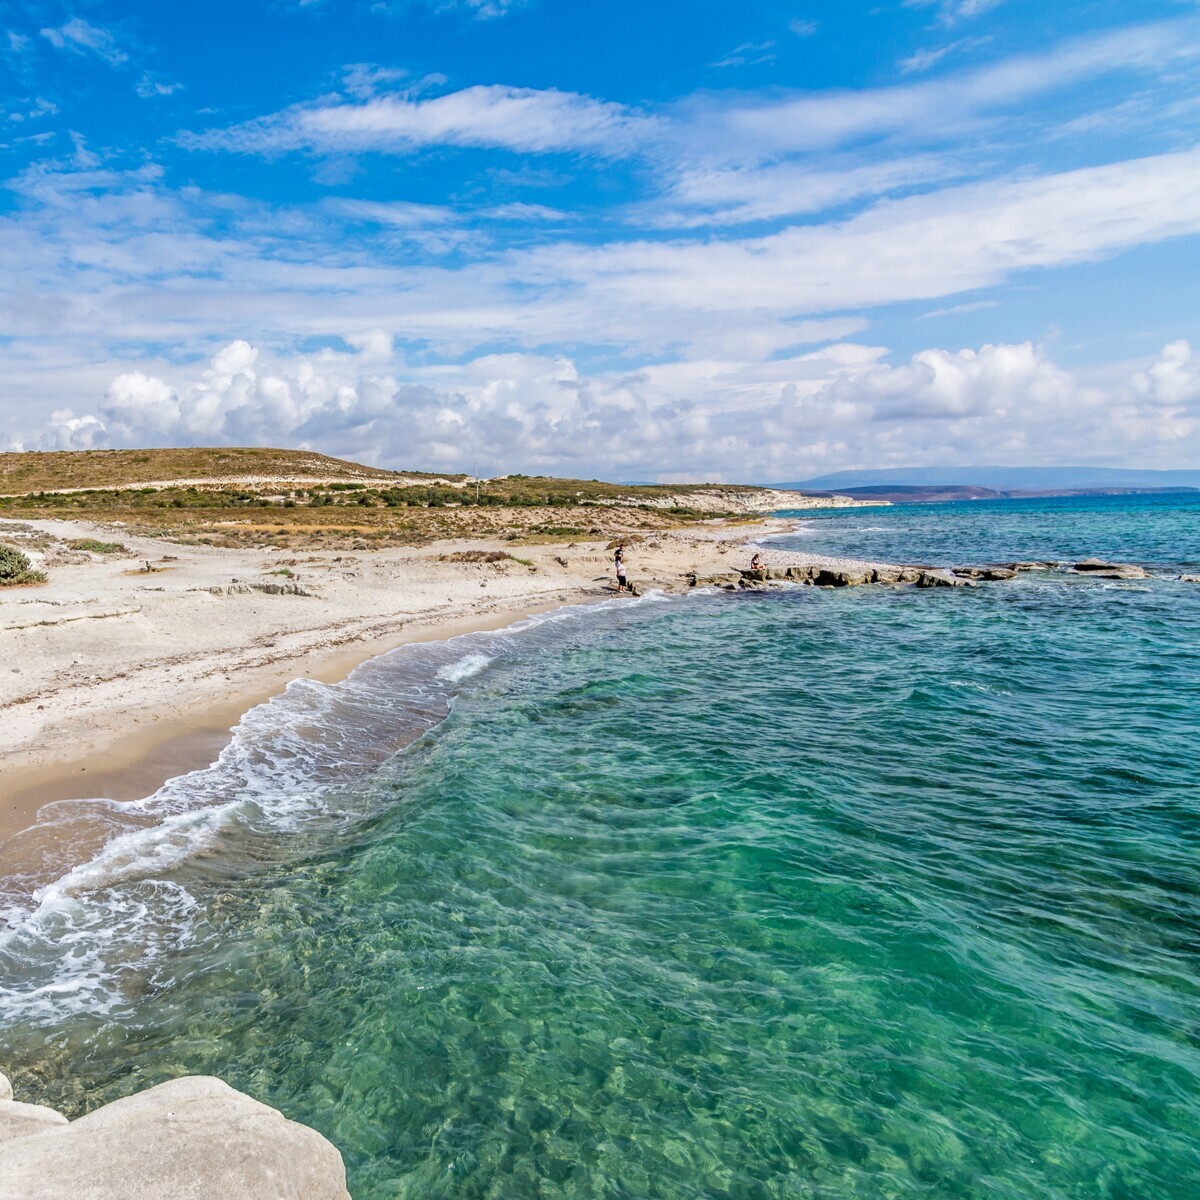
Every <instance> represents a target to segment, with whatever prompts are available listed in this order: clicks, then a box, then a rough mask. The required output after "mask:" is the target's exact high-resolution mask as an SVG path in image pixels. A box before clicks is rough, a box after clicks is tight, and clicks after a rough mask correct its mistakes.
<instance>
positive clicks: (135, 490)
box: [0, 448, 752, 554]
mask: <svg viewBox="0 0 1200 1200" xmlns="http://www.w3.org/2000/svg"><path fill="white" fill-rule="evenodd" d="M739 490H742V489H737V488H727V487H723V486H721V487H718V486H717V485H713V486H711V487H710V486H708V485H686V484H672V485H648V486H637V485H622V484H615V483H602V482H600V481H599V480H595V479H590V480H581V479H554V478H551V477H549V476H544V475H510V476H506V477H498V478H494V479H487V480H475V479H469V478H468V477H467V476H465V475H435V474H430V473H427V472H419V471H402V472H401V471H384V470H380V469H377V468H372V467H364V466H361V465H360V464H358V463H353V462H346V461H343V460H340V459H334V458H327V457H325V456H324V455H320V454H313V453H310V452H307V451H287V450H264V449H237V448H234V449H181V450H144V451H132V450H111V451H109V450H92V451H78V452H76V451H60V452H54V453H37V452H30V453H11V454H0V519H8V520H12V519H13V518H72V519H86V520H92V521H97V522H112V523H117V524H120V525H121V526H123V531H124V532H126V533H127V534H129V535H130V536H143V537H146V536H149V537H164V538H170V539H171V540H173V541H178V542H183V543H190V544H202V545H211V546H231V545H246V544H251V545H275V546H289V545H307V546H314V547H315V546H321V547H325V546H329V547H333V546H346V545H349V546H350V547H351V548H370V547H374V546H381V545H401V544H407V545H412V544H422V543H427V542H431V541H436V540H438V539H442V538H454V537H502V538H505V539H507V540H509V541H523V540H524V541H555V540H560V539H561V540H568V541H569V540H574V539H580V540H582V539H586V538H589V537H599V536H605V537H607V536H612V535H614V534H616V533H623V534H624V533H630V532H632V531H633V530H636V529H641V530H646V531H652V530H655V529H664V528H668V527H671V526H679V525H684V524H688V523H690V522H693V521H707V520H711V519H713V518H714V517H719V516H728V515H731V514H729V513H726V512H721V511H715V512H702V511H699V510H697V509H695V508H692V507H691V505H692V504H694V503H696V500H695V498H696V497H697V496H698V495H702V494H703V493H705V492H711V491H717V492H719V494H720V495H722V496H723V497H724V496H726V495H729V494H730V493H733V494H734V498H735V499H736V493H737V492H738V491H739ZM745 490H746V491H750V490H752V489H745ZM721 507H722V508H723V505H722V506H721ZM76 545H77V546H78V548H80V549H84V550H88V551H91V552H92V553H97V554H104V553H110V554H116V553H119V552H121V550H122V547H121V545H120V543H117V542H112V543H109V542H100V541H97V540H96V539H80V540H79V541H78V542H77V543H76Z"/></svg>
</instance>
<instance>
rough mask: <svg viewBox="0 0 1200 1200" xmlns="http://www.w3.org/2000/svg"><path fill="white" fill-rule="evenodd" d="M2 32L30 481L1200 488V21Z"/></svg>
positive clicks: (1019, 17) (239, 6)
mask: <svg viewBox="0 0 1200 1200" xmlns="http://www.w3.org/2000/svg"><path fill="white" fill-rule="evenodd" d="M0 31H2V32H0V79H2V80H3V87H2V89H0V181H2V182H0V449H26V450H31V449H32V450H37V449H40V450H53V449H81V448H90V447H108V446H118V447H124V446H169V445H274V446H296V447H305V448H311V449H315V450H319V451H322V452H324V453H328V454H335V455H342V456H346V457H350V458H354V459H358V460H360V461H365V462H370V463H374V464H378V465H382V466H387V467H395V468H403V467H408V468H423V469H430V470H438V471H465V472H470V473H479V474H483V475H496V474H504V473H512V472H524V473H526V474H558V475H568V476H576V477H582V478H593V477H600V478H609V479H618V480H621V479H637V480H661V481H664V482H673V481H687V480H702V479H703V480H713V481H747V482H771V481H789V480H801V479H805V478H808V477H811V476H815V475H819V474H823V473H826V472H829V471H834V470H840V469H848V468H883V467H898V466H925V465H937V466H956V465H962V464H971V463H995V464H1002V465H1012V466H1029V465H1053V464H1064V463H1072V464H1075V463H1079V464H1089V465H1104V466H1136V467H1147V468H1148V467H1164V468H1166V467H1200V0H1055V2H1054V3H1051V4H1047V3H1046V2H1045V0H1038V2H1034V0H875V2H870V0H868V2H859V0H836V2H835V0H795V2H787V3H785V2H782V0H690V2H689V3H687V4H683V3H666V2H664V0H657V2H655V0H650V2H649V3H647V0H637V2H634V0H604V3H587V2H585V0H238V2H237V3H233V2H230V0H205V3H203V4H163V3H161V2H158V0H141V2H140V3H116V2H115V0H79V2H77V3H67V4H60V3H57V2H49V0H45V2H44V0H9V2H7V3H3V2H0Z"/></svg>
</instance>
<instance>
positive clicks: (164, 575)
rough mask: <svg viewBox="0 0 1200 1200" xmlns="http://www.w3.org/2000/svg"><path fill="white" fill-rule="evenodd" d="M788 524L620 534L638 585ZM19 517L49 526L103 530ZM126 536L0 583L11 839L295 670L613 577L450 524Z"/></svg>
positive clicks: (574, 550) (472, 624) (123, 778)
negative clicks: (331, 548)
mask: <svg viewBox="0 0 1200 1200" xmlns="http://www.w3.org/2000/svg"><path fill="white" fill-rule="evenodd" d="M789 524H790V522H786V521H781V520H776V519H766V520H764V521H762V522H759V523H756V524H754V525H746V524H741V523H739V524H737V525H735V526H732V527H729V526H724V525H723V524H722V523H720V522H714V523H712V524H710V525H706V526H704V527H701V528H697V527H691V528H688V529H686V530H679V531H667V532H662V533H658V534H654V535H652V536H651V537H644V538H637V537H634V538H631V539H629V541H630V543H631V548H632V552H631V555H630V557H631V560H632V563H631V572H630V574H631V578H633V579H634V580H635V582H636V583H637V584H638V585H639V586H640V587H641V588H642V589H643V590H645V589H647V588H661V589H663V590H667V591H682V590H686V588H687V582H686V578H687V575H688V573H689V572H695V571H696V570H700V571H713V570H730V569H732V568H733V567H734V566H735V565H742V564H739V556H740V555H742V554H743V553H745V551H746V548H747V547H748V545H749V544H750V543H751V542H752V541H754V540H755V539H756V538H758V537H761V536H762V535H763V534H765V533H768V532H771V531H773V530H777V529H780V528H783V527H785V526H787V525H789ZM30 525H32V526H33V528H34V530H35V532H36V534H37V535H38V536H39V537H42V538H48V539H51V540H52V542H57V543H58V544H62V543H65V542H66V541H67V540H68V539H71V538H78V537H81V536H88V535H94V534H96V533H99V532H107V531H104V530H101V529H97V528H96V527H94V526H90V525H87V524H85V523H81V522H66V521H61V522H60V521H45V522H33V523H30ZM27 527H28V526H27ZM0 528H2V526H0ZM126 541H127V544H128V553H127V554H125V555H122V556H120V557H119V558H116V559H115V560H114V559H112V558H107V557H100V556H96V555H90V556H88V555H75V556H72V557H71V558H67V559H66V561H65V562H60V563H59V564H56V565H53V566H52V567H51V583H50V585H48V586H46V587H42V588H37V589H28V590H25V589H23V590H22V591H21V593H20V594H19V595H14V594H12V593H9V594H7V595H5V594H3V593H0V659H4V660H7V661H9V662H12V663H17V664H19V666H17V667H15V668H13V669H12V670H11V671H6V672H4V673H3V674H2V675H0V713H2V714H3V717H4V723H3V727H4V730H5V733H4V739H3V742H0V845H7V846H8V847H9V850H10V852H11V850H12V849H13V847H12V843H13V841H14V839H16V838H17V836H18V835H21V834H27V833H28V832H29V831H30V830H31V829H32V828H33V827H34V825H35V824H36V823H37V817H38V813H39V811H40V810H41V809H42V808H43V807H44V806H46V805H48V804H51V803H54V802H56V801H61V800H73V799H92V798H98V797H104V798H106V799H111V800H114V801H118V802H121V801H131V800H138V799H141V798H143V797H145V796H148V795H150V794H152V793H153V792H154V791H156V790H157V789H158V788H159V787H161V786H162V784H163V783H165V782H166V780H168V779H170V778H173V777H175V776H178V775H182V774H186V773H187V772H189V771H192V770H197V769H200V768H203V767H205V766H207V765H209V764H210V763H211V762H213V761H214V760H215V758H216V757H217V756H218V755H219V753H220V751H221V749H222V748H223V747H224V746H225V745H226V744H227V743H228V741H229V738H230V736H231V732H232V728H233V726H235V725H236V724H237V722H238V721H239V719H240V718H241V717H242V716H243V714H245V713H246V712H247V711H249V710H250V709H252V708H254V707H255V706H257V705H258V704H261V703H263V702H265V701H266V700H268V699H270V698H271V697H272V696H274V695H276V694H278V693H279V692H281V691H282V690H283V689H284V688H285V687H286V686H287V684H288V683H289V682H290V681H292V680H294V679H299V678H310V679H315V680H319V681H321V682H326V683H332V682H336V681H339V680H341V679H343V678H345V676H346V675H347V674H349V673H350V671H352V670H353V669H354V668H355V667H357V666H358V665H360V664H361V663H363V662H366V661H367V660H369V659H371V658H374V657H376V656H378V655H380V654H384V653H386V652H387V651H389V650H392V649H394V648H396V647H398V646H401V645H405V644H408V643H414V642H426V641H445V640H449V639H451V638H453V637H455V636H458V635H459V634H463V633H469V632H474V631H482V630H490V629H499V628H502V627H504V626H506V625H509V624H512V623H513V622H516V621H519V620H521V619H522V618H523V617H525V616H529V615H532V614H534V613H537V612H544V611H547V610H549V609H552V608H556V607H558V606H560V605H563V604H571V603H587V602H589V601H596V600H600V599H604V598H606V597H609V596H611V595H612V594H613V588H612V582H613V581H612V578H611V562H610V559H611V554H610V553H609V552H608V551H607V550H606V548H605V547H606V543H605V542H604V541H595V542H588V543H572V544H571V545H569V546H566V547H564V546H563V545H561V544H547V545H528V546H527V545H522V546H520V547H513V546H512V545H511V544H508V543H505V542H503V541H497V540H476V541H470V542H466V541H455V542H439V543H435V544H433V545H431V546H427V547H421V548H406V549H404V550H396V549H381V550H371V551H366V552H360V553H352V554H332V553H330V554H322V555H317V554H313V555H307V556H303V557H302V558H300V559H299V560H298V559H297V557H296V556H294V555H286V554H284V553H281V552H277V551H270V550H267V549H262V550H258V551H245V550H228V549H218V548H212V547H206V546H202V547H196V546H190V545H189V546H180V545H175V544H171V543H164V542H162V541H158V540H154V541H151V540H148V539H126ZM164 552H166V553H164ZM488 556H503V557H500V558H497V560H496V561H486V559H487V557H488ZM50 557H51V559H52V558H53V551H51V555H50ZM64 557H66V556H64ZM81 560H82V561H81ZM138 563H150V565H151V566H152V567H153V568H154V570H152V571H150V572H143V571H140V570H137V569H136V567H135V564H138Z"/></svg>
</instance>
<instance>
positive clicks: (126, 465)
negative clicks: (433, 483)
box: [0, 448, 397, 495]
mask: <svg viewBox="0 0 1200 1200" xmlns="http://www.w3.org/2000/svg"><path fill="white" fill-rule="evenodd" d="M396 476H397V473H396V472H395V471H382V470H379V469H377V468H375V467H364V466H363V465H362V464H361V463H354V462H347V461H346V460H345V459H341V458H329V457H327V456H326V455H324V454H315V453H313V452H312V451H310V450H266V449H258V448H232V449H190V448H189V449H181V450H56V451H51V452H48V453H39V452H37V451H25V452H22V453H8V454H0V494H10V495H11V494H28V493H30V492H43V491H55V490H58V489H61V488H120V487H130V486H134V485H137V484H149V483H160V482H173V481H187V482H191V481H200V480H203V481H205V482H207V481H210V480H211V481H220V480H234V479H242V478H251V479H258V478H261V479H272V480H281V479H295V480H304V481H308V480H325V479H381V480H382V479H389V480H390V479H395V478H396Z"/></svg>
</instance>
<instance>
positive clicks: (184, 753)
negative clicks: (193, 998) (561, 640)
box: [0, 592, 596, 845]
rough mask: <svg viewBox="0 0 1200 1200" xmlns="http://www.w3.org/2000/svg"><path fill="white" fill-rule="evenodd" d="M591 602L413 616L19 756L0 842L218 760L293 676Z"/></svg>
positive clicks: (334, 671)
mask: <svg viewBox="0 0 1200 1200" xmlns="http://www.w3.org/2000/svg"><path fill="white" fill-rule="evenodd" d="M587 599H588V598H587V597H581V596H574V595H573V594H572V593H571V592H564V593H563V594H562V596H561V597H558V598H550V599H545V600H543V601H541V602H539V603H529V604H522V605H517V606H514V607H507V606H506V607H504V608H502V609H500V610H498V611H495V612H491V613H487V614H479V615H475V616H463V617H461V618H458V619H453V618H452V619H449V620H438V619H430V620H427V621H420V620H416V621H412V622H411V623H407V624H405V625H404V626H403V627H402V628H399V629H397V630H396V631H395V632H394V633H392V634H385V635H382V636H380V637H377V638H371V639H369V640H367V641H360V642H353V643H350V644H348V645H346V646H342V647H338V648H334V649H330V650H325V651H312V652H311V653H310V655H309V656H308V657H307V658H303V659H300V660H298V661H293V660H288V661H287V662H286V663H284V664H277V665H275V666H273V667H268V668H263V669H261V670H259V671H257V672H253V671H252V672H247V673H246V674H245V675H244V676H242V677H239V678H238V679H237V680H236V686H234V687H233V688H232V690H231V691H230V692H229V694H227V695H225V696H224V697H222V698H219V699H218V698H216V697H213V698H211V700H210V702H209V703H207V704H204V705H202V706H196V705H192V706H190V707H189V710H188V711H187V712H185V713H176V714H173V715H172V716H170V717H169V718H168V719H166V720H160V721H155V722H153V723H152V724H150V725H142V726H140V727H138V728H135V729H133V730H128V731H125V732H119V731H117V730H112V729H109V730H103V731H100V732H97V733H96V734H95V735H94V736H93V737H92V738H91V739H90V740H88V741H84V742H76V743H74V744H73V745H72V746H71V749H70V751H69V752H68V753H67V754H65V755H59V756H55V757H54V758H53V759H52V760H49V761H47V760H45V759H42V758H41V757H40V756H38V757H36V758H33V760H32V761H28V760H27V761H25V762H24V763H22V762H20V760H18V761H17V763H16V765H12V766H7V767H6V768H5V769H4V771H3V799H2V800H0V845H2V844H3V843H4V842H5V841H6V840H7V839H9V838H11V837H13V836H14V835H15V834H18V833H22V832H24V831H26V830H28V829H29V828H30V827H32V826H33V825H34V824H35V822H36V820H37V816H38V812H39V811H40V810H41V809H42V808H43V807H45V806H46V805H48V804H53V803H55V802H56V801H60V800H81V799H95V798H99V797H103V798H105V799H109V800H115V801H118V802H129V801H134V800H140V799H142V798H144V797H146V796H149V795H152V794H153V793H154V792H156V791H157V790H158V789H159V788H161V787H162V786H163V784H165V783H166V782H167V780H169V779H173V778H175V777H177V776H180V775H185V774H188V773H189V772H191V771H197V770H202V769H203V768H204V767H207V766H209V765H210V764H212V763H213V762H215V761H216V759H217V757H218V756H219V755H220V753H221V751H222V750H223V749H224V748H225V746H227V745H228V744H229V742H230V739H231V737H232V735H233V730H234V728H235V727H236V726H237V724H238V722H239V721H240V720H241V718H242V717H243V716H244V715H245V714H246V713H247V712H249V711H250V710H251V709H253V708H256V707H258V705H260V704H265V703H266V702H268V701H269V700H270V699H271V698H272V697H274V696H277V695H279V694H280V693H281V692H282V691H283V690H284V689H285V688H286V687H287V685H288V684H289V683H290V682H292V681H293V680H297V679H311V680H315V681H318V682H321V683H330V684H332V683H339V682H341V681H342V680H343V679H345V678H346V676H347V675H349V674H350V673H351V672H352V671H353V670H354V669H355V668H356V667H359V666H361V665H362V664H363V663H365V662H369V661H370V660H371V659H373V658H377V657H379V656H380V655H384V654H387V653H388V652H389V651H392V650H395V649H398V648H399V647H401V646H406V645H414V644H417V643H419V642H431V641H450V640H452V639H453V638H456V637H460V636H462V635H464V634H468V633H479V632H486V631H490V630H496V629H502V628H506V627H507V626H509V625H512V624H515V623H516V622H518V621H521V620H524V619H525V618H527V617H530V616H534V615H536V614H537V613H541V612H546V611H550V610H552V609H554V608H557V607H559V606H560V604H562V603H569V602H571V601H572V600H574V601H575V602H577V603H578V602H584V603H586V602H587ZM591 599H592V600H595V599H596V598H595V597H591ZM15 757H16V756H14V758H15ZM31 757H32V756H31Z"/></svg>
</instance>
